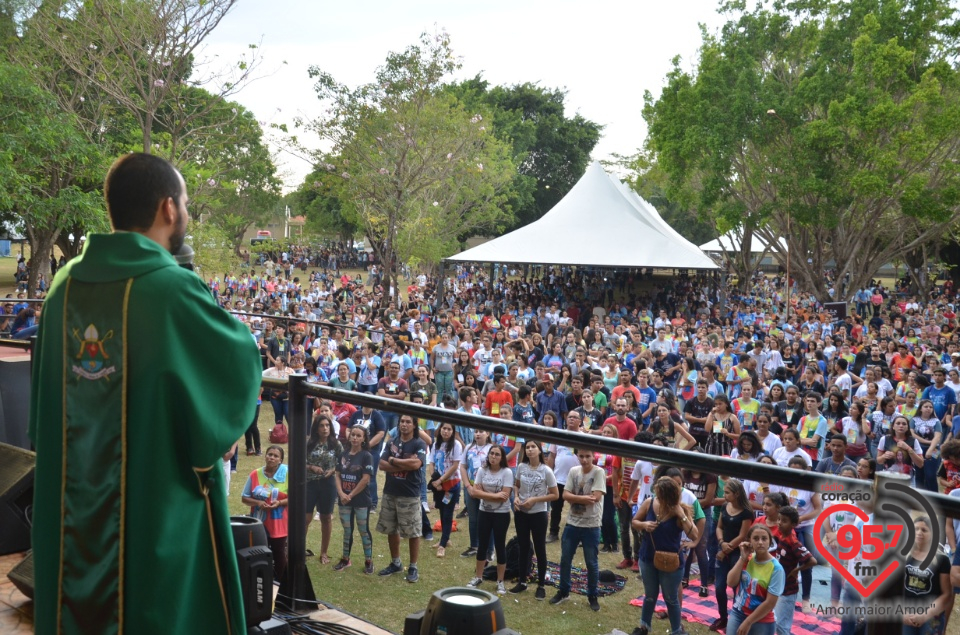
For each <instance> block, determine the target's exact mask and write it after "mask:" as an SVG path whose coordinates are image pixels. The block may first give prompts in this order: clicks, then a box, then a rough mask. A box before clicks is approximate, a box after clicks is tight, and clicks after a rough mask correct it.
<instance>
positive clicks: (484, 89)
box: [446, 75, 603, 238]
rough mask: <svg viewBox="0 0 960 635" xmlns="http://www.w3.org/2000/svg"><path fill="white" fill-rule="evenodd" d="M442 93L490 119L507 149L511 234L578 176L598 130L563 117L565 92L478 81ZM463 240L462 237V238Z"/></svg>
mask: <svg viewBox="0 0 960 635" xmlns="http://www.w3.org/2000/svg"><path fill="white" fill-rule="evenodd" d="M446 90H447V91H448V92H450V93H452V94H454V95H456V96H457V98H458V99H460V101H461V102H462V103H464V104H466V105H467V107H468V108H469V109H471V110H476V111H478V112H480V111H485V112H489V113H490V117H492V120H493V132H494V135H495V136H496V137H497V138H498V139H500V140H501V141H503V142H505V143H508V144H510V146H511V148H512V153H511V158H512V160H513V162H514V164H515V165H516V166H517V174H516V176H514V179H513V185H512V187H511V191H510V206H511V208H512V209H513V210H514V213H515V215H516V221H515V223H514V224H513V225H512V226H511V227H510V229H515V228H516V227H522V226H523V225H527V224H529V223H532V222H533V221H535V220H538V219H539V218H540V217H541V216H543V215H544V214H545V213H547V212H548V211H549V210H550V208H552V207H553V206H554V205H556V204H557V203H558V202H560V199H562V198H563V197H564V196H566V194H567V192H569V191H570V188H572V187H573V186H574V185H575V184H576V182H577V181H578V180H579V179H580V177H581V176H583V173H584V171H586V169H587V165H588V164H589V162H590V153H591V152H592V151H593V148H594V147H595V146H596V145H597V142H598V141H599V140H600V132H601V131H602V130H603V126H601V125H599V124H596V123H594V122H592V121H590V120H588V119H585V118H584V117H582V116H580V115H579V114H576V115H574V116H573V117H567V116H566V115H565V114H564V103H563V102H564V99H565V98H566V92H564V91H562V90H559V89H546V88H542V87H540V86H537V85H536V84H531V83H529V82H528V83H524V84H517V85H515V86H495V87H492V88H491V87H490V85H489V83H488V82H487V81H486V80H484V79H482V78H481V77H480V76H479V75H478V76H477V77H475V78H473V79H469V80H466V81H463V82H461V83H459V84H452V85H449V86H447V87H446ZM464 238H465V237H464Z"/></svg>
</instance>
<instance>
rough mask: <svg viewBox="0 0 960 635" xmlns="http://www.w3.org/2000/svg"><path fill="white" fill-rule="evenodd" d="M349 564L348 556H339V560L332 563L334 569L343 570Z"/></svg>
mask: <svg viewBox="0 0 960 635" xmlns="http://www.w3.org/2000/svg"><path fill="white" fill-rule="evenodd" d="M349 566H350V558H340V562H338V563H337V564H335V565H333V570H334V571H343V570H344V569H346V568H347V567H349Z"/></svg>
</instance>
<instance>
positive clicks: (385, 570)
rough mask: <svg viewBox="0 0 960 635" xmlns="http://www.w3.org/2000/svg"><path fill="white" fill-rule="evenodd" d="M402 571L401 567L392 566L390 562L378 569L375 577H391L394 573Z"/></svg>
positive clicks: (397, 565)
mask: <svg viewBox="0 0 960 635" xmlns="http://www.w3.org/2000/svg"><path fill="white" fill-rule="evenodd" d="M402 571H403V565H399V564H393V563H392V562H391V563H390V564H388V565H387V566H385V567H384V568H382V569H380V572H379V573H377V575H393V574H394V573H400V572H402Z"/></svg>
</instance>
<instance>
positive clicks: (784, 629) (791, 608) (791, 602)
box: [728, 593, 797, 635]
mask: <svg viewBox="0 0 960 635" xmlns="http://www.w3.org/2000/svg"><path fill="white" fill-rule="evenodd" d="M796 611H797V594H796V593H794V594H792V595H781V596H780V597H779V598H777V605H776V606H774V607H773V614H774V615H776V617H777V622H776V625H777V635H790V631H791V630H792V629H793V614H794V613H795V612H796ZM728 624H729V622H728Z"/></svg>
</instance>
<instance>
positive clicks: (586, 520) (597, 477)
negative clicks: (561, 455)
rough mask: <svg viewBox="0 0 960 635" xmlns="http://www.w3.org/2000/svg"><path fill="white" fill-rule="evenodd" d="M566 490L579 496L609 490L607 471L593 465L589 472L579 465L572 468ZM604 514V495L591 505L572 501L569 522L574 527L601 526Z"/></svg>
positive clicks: (568, 516)
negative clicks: (584, 471) (585, 472)
mask: <svg viewBox="0 0 960 635" xmlns="http://www.w3.org/2000/svg"><path fill="white" fill-rule="evenodd" d="M564 491H565V492H570V493H571V494H576V495H577V496H591V495H593V493H594V492H606V491H607V473H606V472H605V471H604V470H603V469H601V468H599V467H596V466H594V467H592V468H591V469H590V472H589V474H584V473H583V468H582V467H581V466H579V465H577V466H576V467H575V468H573V469H571V470H570V474H569V476H568V477H567V486H566V488H565V489H564ZM602 515H603V497H602V496H600V497H599V500H597V501H595V502H594V503H592V504H590V505H584V504H582V503H571V504H570V513H569V514H568V515H567V524H568V525H571V526H573V527H599V526H600V518H601V516H602Z"/></svg>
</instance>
